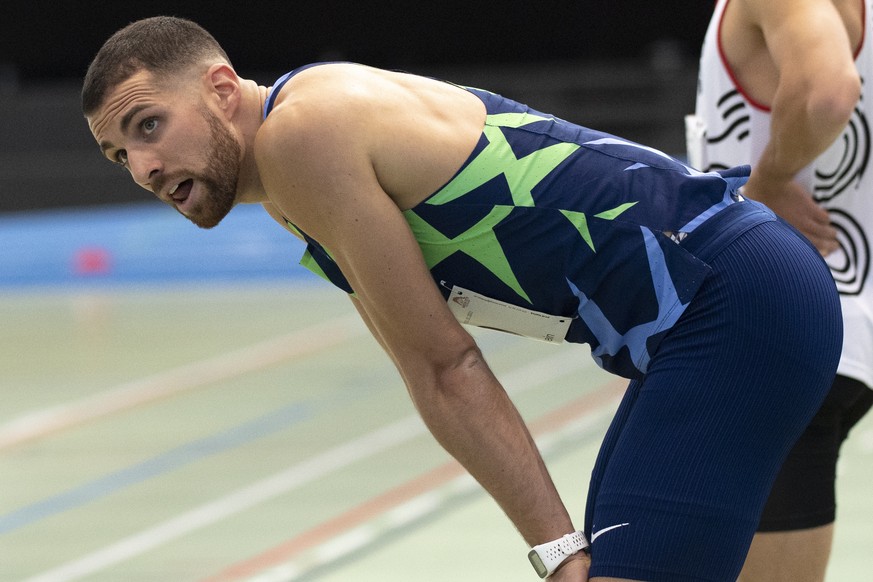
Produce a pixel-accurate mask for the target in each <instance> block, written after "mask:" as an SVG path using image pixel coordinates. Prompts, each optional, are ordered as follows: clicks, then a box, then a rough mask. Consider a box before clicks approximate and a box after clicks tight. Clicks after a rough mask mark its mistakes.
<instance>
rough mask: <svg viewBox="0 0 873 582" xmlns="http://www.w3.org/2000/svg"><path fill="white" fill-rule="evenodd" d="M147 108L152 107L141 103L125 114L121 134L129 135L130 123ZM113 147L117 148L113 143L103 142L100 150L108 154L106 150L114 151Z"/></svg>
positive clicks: (122, 119)
mask: <svg viewBox="0 0 873 582" xmlns="http://www.w3.org/2000/svg"><path fill="white" fill-rule="evenodd" d="M147 107H151V105H150V104H143V103H141V104H139V105H135V106H133V107H131V108H130V109H129V110H128V111H127V113H125V114H124V116H123V117H122V118H121V133H122V134H126V133H127V128H128V127H129V126H130V122H131V121H132V120H133V118H134V116H136V114H137V113H139V112H140V111H142V110H143V109H146V108H147ZM113 147H115V146H113V145H112V143H111V142H108V141H101V142H100V150H101V151H102V152H104V154H105V153H106V150H109V149H112V148H113Z"/></svg>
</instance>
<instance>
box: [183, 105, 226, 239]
mask: <svg viewBox="0 0 873 582" xmlns="http://www.w3.org/2000/svg"><path fill="white" fill-rule="evenodd" d="M203 117H204V119H206V122H207V123H208V124H209V131H210V137H211V143H212V148H211V151H210V152H209V155H208V156H207V159H208V160H209V161H208V163H207V165H206V169H205V170H204V171H203V173H201V174H199V175H196V176H195V179H196V180H197V181H199V182H200V183H201V184H202V185H203V187H204V196H202V197H201V199H200V202H199V203H198V204H197V205H195V206H194V207H193V208H191V210H190V212H189V213H188V214H183V216H185V217H186V218H187V219H188V220H190V221H191V222H193V223H194V224H196V225H197V226H199V227H200V228H212V227H214V226H215V225H217V224H218V223H219V222H221V220H222V219H223V218H224V217H225V216H227V214H228V213H229V212H230V211H231V210H232V209H233V207H234V205H235V204H236V188H237V182H238V180H239V172H240V153H241V148H240V145H239V143H237V141H236V140H235V139H234V137H233V135H232V134H231V133H230V131H229V130H228V129H227V128H226V127H224V125H222V123H221V121H220V120H219V119H218V117H216V116H215V114H213V113H212V112H211V111H209V110H207V109H205V108H204V110H203ZM179 212H180V213H181V211H179Z"/></svg>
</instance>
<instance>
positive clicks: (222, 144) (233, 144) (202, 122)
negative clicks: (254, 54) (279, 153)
mask: <svg viewBox="0 0 873 582" xmlns="http://www.w3.org/2000/svg"><path fill="white" fill-rule="evenodd" d="M88 125H89V126H90V128H91V133H93V134H94V138H95V139H96V140H97V142H98V143H99V144H100V148H101V149H102V150H103V154H104V155H105V156H106V157H107V158H109V160H110V161H113V162H115V163H117V164H119V165H121V166H123V167H125V168H126V169H127V170H128V171H129V172H130V174H131V176H132V177H133V179H134V181H135V182H136V183H137V184H139V185H140V186H142V187H143V188H145V189H146V190H149V191H151V192H153V193H154V194H155V196H157V197H158V199H159V200H161V201H163V202H165V203H167V204H169V205H170V206H172V207H174V208H175V209H176V210H178V211H179V212H180V213H181V214H182V215H183V216H185V217H187V218H188V219H189V220H190V221H191V222H193V223H194V224H196V225H197V226H200V227H202V228H212V227H213V226H215V225H216V224H218V223H219V222H220V221H221V219H222V218H224V217H225V216H226V215H227V213H228V212H230V210H231V209H232V208H233V206H234V204H235V202H236V190H237V180H238V178H239V171H240V157H241V147H240V145H239V143H238V142H237V140H236V139H235V138H234V135H233V134H232V133H231V131H230V130H229V129H228V128H227V127H226V126H225V125H224V123H222V120H221V119H220V118H219V117H218V116H216V115H215V114H214V113H213V112H212V111H210V110H209V108H208V107H207V106H206V104H205V103H204V100H203V98H202V96H201V95H200V93H199V92H198V91H197V90H196V89H193V90H192V89H190V88H188V89H187V90H186V89H185V88H184V87H181V86H178V87H174V86H162V85H160V84H159V83H156V82H155V80H154V77H153V76H152V75H151V74H150V73H148V72H146V71H140V72H138V73H136V74H134V75H133V76H131V77H130V78H129V79H127V80H126V81H123V82H122V83H120V84H119V85H118V86H117V87H115V88H114V89H113V90H112V91H111V92H110V93H109V94H108V95H107V97H106V99H105V101H104V103H103V105H102V106H101V107H100V109H99V110H98V111H97V112H95V113H94V115H92V116H90V117H88Z"/></svg>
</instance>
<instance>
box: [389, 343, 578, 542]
mask: <svg viewBox="0 0 873 582" xmlns="http://www.w3.org/2000/svg"><path fill="white" fill-rule="evenodd" d="M404 376H405V378H406V380H407V384H408V385H409V389H410V393H411V395H412V398H413V400H414V402H415V404H416V407H417V408H418V410H419V412H420V413H421V416H422V418H423V419H424V421H425V423H426V424H427V425H428V427H429V429H430V430H431V432H432V433H433V435H434V436H435V437H436V439H437V440H438V441H439V442H440V444H441V445H442V446H443V447H444V448H445V449H446V450H447V451H448V452H449V453H450V454H451V455H452V456H453V457H455V458H456V459H457V460H458V461H459V462H460V463H461V464H462V465H463V466H464V467H465V468H466V469H467V470H468V471H469V472H470V474H471V475H472V476H473V477H474V478H476V479H477V480H478V481H479V483H480V484H481V485H482V486H483V487H484V488H485V489H486V490H487V491H488V493H489V494H490V495H491V496H492V497H493V498H494V499H495V500H496V501H497V503H498V504H499V505H500V506H501V508H502V509H503V511H504V512H505V513H506V514H507V516H508V517H509V518H510V520H511V521H512V522H513V523H514V524H515V526H516V528H517V529H518V530H519V532H520V533H521V535H522V536H523V537H524V539H525V540H526V541H527V542H528V543H529V544H531V545H535V544H539V543H542V542H545V541H549V540H552V539H556V538H559V537H561V536H562V535H564V534H566V533H569V532H572V531H574V528H573V524H572V521H571V519H570V517H569V514H568V513H567V510H566V508H565V507H564V505H563V503H562V502H561V500H560V497H559V495H558V492H557V490H556V489H555V486H554V484H553V482H552V480H551V477H550V476H549V474H548V471H547V469H546V467H545V464H544V463H543V461H542V458H541V456H540V454H539V452H538V450H537V448H536V445H535V443H534V441H533V439H532V437H531V435H530V433H529V432H528V430H527V428H526V426H525V424H524V422H523V420H522V418H521V416H520V415H519V413H518V411H517V409H516V408H515V406H514V404H513V403H512V401H511V400H510V399H509V397H508V396H507V395H506V392H505V391H504V390H503V388H502V387H501V386H500V384H499V382H498V381H497V379H496V378H495V377H494V375H493V374H492V373H491V371H490V369H489V368H488V366H487V364H486V363H485V362H484V360H483V359H482V357H481V354H479V352H478V350H475V349H473V350H470V351H469V352H468V353H467V354H466V355H465V357H464V358H462V359H461V360H460V361H459V364H458V365H457V366H454V367H452V368H451V369H447V370H444V371H442V372H440V373H438V374H437V375H435V376H432V377H431V378H427V375H424V374H414V375H406V374H404ZM430 382H435V385H434V386H428V384H429V383H430Z"/></svg>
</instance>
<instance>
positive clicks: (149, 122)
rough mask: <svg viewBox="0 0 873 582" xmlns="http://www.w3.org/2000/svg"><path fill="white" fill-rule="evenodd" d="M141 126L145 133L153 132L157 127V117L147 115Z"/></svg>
mask: <svg viewBox="0 0 873 582" xmlns="http://www.w3.org/2000/svg"><path fill="white" fill-rule="evenodd" d="M140 127H141V128H142V132H143V133H144V134H146V135H149V134H150V133H152V132H154V131H155V130H156V129H157V128H158V118H157V117H148V118H146V119H144V120H143V122H142V123H141V124H140Z"/></svg>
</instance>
